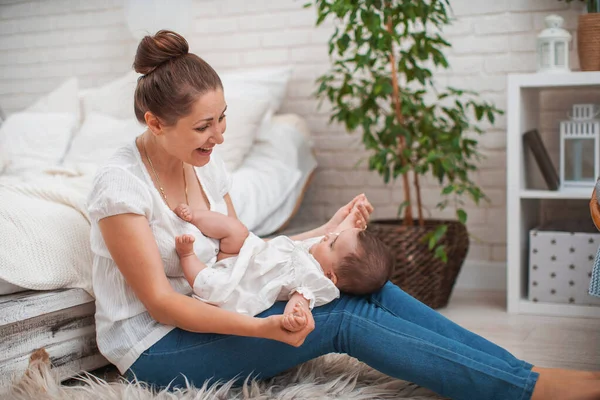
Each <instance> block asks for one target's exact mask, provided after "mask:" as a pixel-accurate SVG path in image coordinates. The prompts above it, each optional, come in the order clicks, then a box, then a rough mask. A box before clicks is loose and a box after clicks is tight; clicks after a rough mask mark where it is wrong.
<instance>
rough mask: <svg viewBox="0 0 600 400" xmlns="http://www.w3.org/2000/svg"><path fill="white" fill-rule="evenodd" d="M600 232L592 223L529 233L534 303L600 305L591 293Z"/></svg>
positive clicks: (550, 226)
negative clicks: (589, 291)
mask: <svg viewBox="0 0 600 400" xmlns="http://www.w3.org/2000/svg"><path fill="white" fill-rule="evenodd" d="M599 246H600V233H598V231H597V230H596V229H595V228H594V225H593V224H592V223H591V222H590V221H584V222H579V223H578V222H569V223H556V224H553V225H546V226H543V227H539V228H536V229H533V230H531V231H530V232H529V291H528V297H529V300H530V301H534V302H544V303H566V304H579V305H600V299H599V298H596V297H594V296H590V295H589V294H588V289H589V287H590V280H591V276H592V266H593V264H594V258H595V256H596V252H597V251H598V247H599Z"/></svg>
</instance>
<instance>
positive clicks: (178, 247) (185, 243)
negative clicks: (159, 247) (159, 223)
mask: <svg viewBox="0 0 600 400" xmlns="http://www.w3.org/2000/svg"><path fill="white" fill-rule="evenodd" d="M195 241H196V238H195V237H194V236H192V235H187V234H186V235H181V236H177V237H176V238H175V251H176V252H177V255H178V256H179V258H180V259H181V258H184V257H188V256H193V255H195V253H194V242H195Z"/></svg>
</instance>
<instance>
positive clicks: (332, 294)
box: [290, 252, 340, 309]
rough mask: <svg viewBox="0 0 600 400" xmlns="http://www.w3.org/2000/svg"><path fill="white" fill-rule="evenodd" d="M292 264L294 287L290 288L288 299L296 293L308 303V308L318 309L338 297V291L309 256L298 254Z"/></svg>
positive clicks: (302, 253) (303, 253)
mask: <svg viewBox="0 0 600 400" xmlns="http://www.w3.org/2000/svg"><path fill="white" fill-rule="evenodd" d="M294 258H295V260H294V262H293V268H294V275H295V279H294V281H295V287H293V288H290V297H291V296H292V295H293V294H294V293H295V292H298V293H300V294H301V295H303V296H304V298H306V299H307V300H308V301H309V306H310V308H311V309H312V308H313V307H319V306H322V305H324V304H327V303H329V302H331V301H333V300H335V299H337V298H338V297H340V291H339V289H338V288H337V287H336V286H335V285H334V284H333V282H332V281H331V279H329V278H327V277H326V276H325V275H324V274H323V272H322V270H321V268H320V267H319V266H318V265H316V264H315V262H316V261H314V260H312V259H311V258H312V257H311V256H310V255H309V254H306V253H305V252H298V254H296V256H295V257H294Z"/></svg>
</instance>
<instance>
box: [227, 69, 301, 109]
mask: <svg viewBox="0 0 600 400" xmlns="http://www.w3.org/2000/svg"><path fill="white" fill-rule="evenodd" d="M219 76H220V77H221V82H222V83H223V90H224V91H225V96H226V97H227V96H229V95H233V96H244V97H254V96H255V95H262V94H263V93H266V94H267V95H268V97H269V101H270V109H271V112H272V113H276V112H277V111H279V109H280V108H281V104H282V103H283V99H284V97H285V94H286V92H287V85H288V82H289V80H290V77H291V76H292V67H289V66H285V67H271V68H257V69H244V70H233V71H225V72H223V73H221V74H219Z"/></svg>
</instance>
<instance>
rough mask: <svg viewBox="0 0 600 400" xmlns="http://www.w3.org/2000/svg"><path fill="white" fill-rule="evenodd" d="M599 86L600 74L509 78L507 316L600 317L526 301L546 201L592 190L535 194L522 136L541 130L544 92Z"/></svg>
mask: <svg viewBox="0 0 600 400" xmlns="http://www.w3.org/2000/svg"><path fill="white" fill-rule="evenodd" d="M584 86H587V87H597V88H598V89H599V90H600V72H570V73H561V74H549V73H544V74H541V73H535V74H515V75H509V76H508V110H507V111H508V112H507V117H508V120H507V124H508V132H507V134H508V137H507V151H506V157H507V168H508V171H507V216H506V218H507V241H506V243H507V280H508V281H507V290H508V293H507V302H508V312H509V313H514V314H538V315H554V316H570V317H592V318H600V307H598V306H583V305H573V304H556V303H541V302H537V303H535V302H532V301H529V300H528V299H527V271H528V238H529V231H530V230H531V229H532V228H534V227H536V226H537V225H538V223H539V221H538V215H539V213H538V212H537V210H538V209H539V207H540V200H543V199H589V198H590V196H591V193H592V191H591V189H584V190H582V189H571V190H560V191H550V190H530V189H527V188H526V185H525V158H524V152H523V133H525V132H527V131H528V130H530V129H537V128H538V127H539V92H540V90H542V89H552V88H555V89H559V88H577V87H584Z"/></svg>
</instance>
